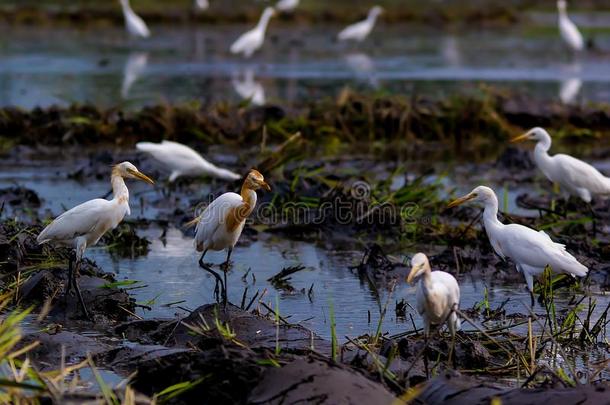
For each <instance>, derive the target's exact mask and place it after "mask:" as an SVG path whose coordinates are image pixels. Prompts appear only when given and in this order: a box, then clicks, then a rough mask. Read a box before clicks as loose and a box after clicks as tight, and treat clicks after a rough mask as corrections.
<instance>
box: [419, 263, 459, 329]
mask: <svg viewBox="0 0 610 405" xmlns="http://www.w3.org/2000/svg"><path fill="white" fill-rule="evenodd" d="M407 282H408V283H410V284H412V283H414V282H418V284H417V296H416V299H417V312H419V314H420V315H421V316H422V318H424V335H425V336H426V337H428V336H430V326H432V325H440V324H442V323H443V322H446V323H447V327H448V328H449V332H450V333H451V336H452V337H453V336H455V332H456V331H458V330H460V324H461V323H460V318H458V316H457V314H456V313H455V310H454V309H458V308H459V306H460V286H459V285H458V282H457V280H456V279H455V277H453V276H452V275H451V274H449V273H446V272H444V271H432V269H431V268H430V263H429V262H428V257H427V256H426V255H425V254H423V253H417V254H416V255H415V256H413V259H411V272H410V273H409V276H408V277H407Z"/></svg>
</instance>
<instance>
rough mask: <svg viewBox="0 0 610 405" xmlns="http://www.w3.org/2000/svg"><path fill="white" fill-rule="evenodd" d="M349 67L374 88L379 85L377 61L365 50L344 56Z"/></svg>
mask: <svg viewBox="0 0 610 405" xmlns="http://www.w3.org/2000/svg"><path fill="white" fill-rule="evenodd" d="M343 59H344V60H345V63H347V65H348V66H349V68H350V69H351V70H352V71H353V72H354V73H356V77H357V78H359V79H364V80H366V81H368V83H369V84H370V85H371V87H373V88H377V87H379V82H378V80H377V78H376V77H375V62H374V61H373V59H371V58H370V57H369V56H368V55H367V54H366V53H364V52H352V53H349V54H347V55H345V56H344V57H343Z"/></svg>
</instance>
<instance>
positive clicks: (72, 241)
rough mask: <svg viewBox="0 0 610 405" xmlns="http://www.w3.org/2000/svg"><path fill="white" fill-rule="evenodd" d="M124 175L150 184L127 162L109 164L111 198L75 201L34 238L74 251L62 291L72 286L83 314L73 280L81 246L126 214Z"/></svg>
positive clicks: (91, 240)
mask: <svg viewBox="0 0 610 405" xmlns="http://www.w3.org/2000/svg"><path fill="white" fill-rule="evenodd" d="M124 179H139V180H143V181H145V182H147V183H150V184H154V182H153V181H152V180H151V179H150V178H149V177H147V176H146V175H144V174H142V173H141V172H140V171H138V169H137V168H136V167H135V166H134V165H133V164H131V163H129V162H123V163H121V164H118V165H116V166H114V167H113V168H112V176H111V183H112V191H113V194H114V197H113V198H112V200H105V199H102V198H96V199H94V200H90V201H87V202H85V203H82V204H80V205H77V206H76V207H74V208H72V209H70V210H68V211H66V212H64V213H63V214H61V215H60V216H59V217H57V218H55V220H53V222H51V223H50V224H49V225H47V227H46V228H44V229H43V230H42V232H40V235H38V238H37V239H36V240H37V241H38V243H39V244H43V243H48V242H51V243H55V244H58V245H63V246H69V247H72V248H73V249H74V254H73V256H72V257H70V262H69V275H68V286H67V287H66V295H67V294H68V293H69V292H70V287H71V286H74V289H75V290H76V292H77V295H78V299H79V302H80V305H81V307H82V309H83V312H84V314H85V316H86V317H87V318H89V313H88V312H87V308H86V306H85V302H84V301H83V297H82V295H81V292H80V288H79V287H78V284H77V282H76V275H77V274H78V269H79V267H80V262H81V260H82V258H83V255H84V253H85V249H87V247H88V246H92V245H95V244H96V243H97V242H98V241H99V240H100V238H101V237H102V236H103V235H104V234H105V233H106V232H107V231H109V230H111V229H114V228H116V226H117V225H118V224H119V223H120V222H121V221H122V220H123V217H125V215H129V214H130V209H129V190H128V189H127V186H126V185H125V180H124ZM73 265H74V266H75V268H74V269H73Z"/></svg>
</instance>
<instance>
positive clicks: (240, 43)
mask: <svg viewBox="0 0 610 405" xmlns="http://www.w3.org/2000/svg"><path fill="white" fill-rule="evenodd" d="M274 13H275V10H274V9H273V7H267V8H265V11H263V14H262V15H261V18H260V20H259V22H258V24H257V25H256V27H254V28H253V29H251V30H250V31H246V32H245V33H243V34H242V35H241V36H240V37H239V38H237V40H235V42H233V44H232V45H231V48H230V51H231V53H233V54H239V53H241V54H243V55H244V56H245V57H247V58H249V57H250V56H252V54H253V53H254V52H256V51H257V50H258V49H259V48H260V47H261V46H263V43H264V42H265V31H266V30H267V25H268V24H269V20H270V19H271V17H272V16H273V14H274Z"/></svg>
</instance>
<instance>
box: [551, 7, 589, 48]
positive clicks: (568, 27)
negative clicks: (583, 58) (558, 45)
mask: <svg viewBox="0 0 610 405" xmlns="http://www.w3.org/2000/svg"><path fill="white" fill-rule="evenodd" d="M566 9H567V4H566V1H565V0H558V1H557V11H558V12H559V34H561V38H562V39H563V41H564V42H565V43H566V45H567V46H568V47H569V48H570V49H571V50H573V51H582V50H583V48H584V47H585V41H584V40H583V39H582V35H581V34H580V31H578V27H577V26H576V24H574V23H573V22H572V20H570V17H568V12H567V10H566Z"/></svg>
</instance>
